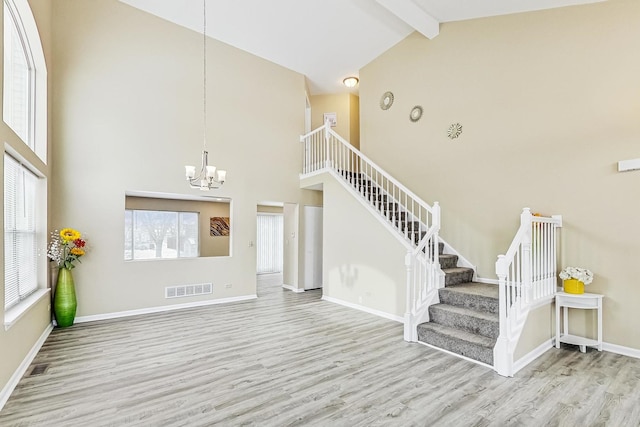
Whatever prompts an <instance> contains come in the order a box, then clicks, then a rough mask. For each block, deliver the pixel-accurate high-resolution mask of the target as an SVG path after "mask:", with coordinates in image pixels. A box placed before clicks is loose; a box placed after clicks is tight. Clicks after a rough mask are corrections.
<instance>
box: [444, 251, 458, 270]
mask: <svg viewBox="0 0 640 427" xmlns="http://www.w3.org/2000/svg"><path fill="white" fill-rule="evenodd" d="M457 266H458V256H457V255H449V256H442V252H440V268H454V267H457Z"/></svg>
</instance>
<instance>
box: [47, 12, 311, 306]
mask: <svg viewBox="0 0 640 427" xmlns="http://www.w3.org/2000/svg"><path fill="white" fill-rule="evenodd" d="M53 13H54V55H55V58H56V61H55V63H54V65H55V68H54V76H55V78H54V87H55V95H56V96H55V98H54V101H55V104H54V115H53V119H54V122H55V124H56V126H55V129H54V135H53V137H54V142H57V144H56V146H55V149H54V152H53V161H54V163H55V165H56V167H55V172H54V185H53V193H54V200H55V203H54V206H53V215H52V227H58V226H60V225H61V224H69V225H72V226H74V227H76V228H77V229H79V230H81V231H82V232H84V233H85V234H86V236H87V238H88V240H89V243H90V245H91V251H90V252H89V253H88V254H87V255H86V256H85V258H84V259H83V263H82V266H80V268H77V269H76V270H74V273H75V281H76V287H77V293H78V315H79V316H88V315H99V314H103V313H112V312H119V311H126V310H135V309H141V308H147V307H156V306H163V305H168V304H175V303H176V300H166V299H165V298H164V288H165V287H166V286H174V285H180V284H191V283H203V282H211V283H213V294H212V295H210V296H199V297H188V298H183V299H181V300H180V301H179V302H180V303H182V302H184V303H189V302H197V301H206V300H209V299H220V298H231V297H240V296H246V295H253V294H255V293H256V275H255V265H256V254H255V245H252V244H251V243H252V242H255V237H256V206H257V204H258V201H260V200H274V201H282V202H292V203H307V202H314V201H315V200H316V199H317V196H316V195H315V194H314V192H311V191H305V190H300V188H299V182H298V173H299V170H300V158H301V152H300V149H301V146H300V145H299V144H297V143H296V142H297V141H298V140H299V135H300V134H302V133H303V128H304V106H305V92H304V91H305V82H304V77H303V76H302V75H300V74H297V73H295V72H292V71H290V70H287V69H284V68H282V67H279V66H276V65H274V64H273V63H270V62H268V61H265V60H262V59H259V58H257V57H255V56H252V55H250V54H247V53H245V52H242V51H240V50H238V49H235V48H232V47H230V46H228V45H225V44H222V43H219V42H216V41H213V40H211V41H210V43H208V56H209V58H208V59H209V61H208V63H209V75H208V94H207V95H208V101H209V102H208V120H207V134H208V145H207V148H208V150H209V158H210V163H211V164H214V165H216V166H217V167H219V168H223V169H226V170H227V171H228V174H227V182H226V183H225V185H224V187H222V188H221V189H219V190H215V191H213V192H212V193H208V194H209V195H213V196H218V197H226V198H230V199H232V200H233V205H232V207H231V208H232V209H231V227H232V229H231V233H232V246H231V256H230V257H213V258H198V259H188V260H166V261H147V262H124V260H123V259H122V258H123V257H122V248H123V221H124V200H125V198H124V195H125V193H126V192H128V191H129V192H132V191H140V192H159V193H171V194H191V195H194V194H198V195H202V192H200V191H198V190H191V189H189V188H188V186H187V184H186V182H185V180H184V165H185V164H193V162H197V161H198V160H199V159H200V151H201V149H202V126H203V124H202V76H201V73H202V38H201V35H199V34H197V33H195V32H192V31H189V30H187V29H184V28H182V27H179V26H176V25H173V24H171V23H169V22H166V21H164V20H162V19H159V18H157V17H154V16H152V15H149V14H146V13H144V12H142V11H140V10H137V9H135V8H132V7H129V6H127V5H125V4H123V3H121V2H119V1H117V0H95V1H91V2H87V1H84V0H58V1H56V2H55V3H53ZM274 99H277V100H278V103H277V104H278V108H273V100H274ZM283 117H285V118H287V119H286V120H283V119H282V118H283ZM248 153H250V155H247V154H248ZM79 177H81V179H79ZM79 201H82V209H78V202H79ZM123 295H126V297H124V298H123Z"/></svg>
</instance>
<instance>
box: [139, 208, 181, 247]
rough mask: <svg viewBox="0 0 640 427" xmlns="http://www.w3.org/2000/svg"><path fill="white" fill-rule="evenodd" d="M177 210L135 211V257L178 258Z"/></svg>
mask: <svg viewBox="0 0 640 427" xmlns="http://www.w3.org/2000/svg"><path fill="white" fill-rule="evenodd" d="M177 229H178V215H177V213H176V212H161V211H134V236H133V258H134V259H153V258H177V256H178V252H177V250H176V248H175V243H174V242H175V236H176V233H177Z"/></svg>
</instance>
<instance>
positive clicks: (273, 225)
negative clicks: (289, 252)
mask: <svg viewBox="0 0 640 427" xmlns="http://www.w3.org/2000/svg"><path fill="white" fill-rule="evenodd" d="M283 223H284V220H283V217H282V215H265V214H258V237H257V239H256V247H257V250H256V252H257V259H258V265H257V269H256V270H257V272H258V274H265V273H280V272H282V264H283V252H282V251H283V238H284V228H283Z"/></svg>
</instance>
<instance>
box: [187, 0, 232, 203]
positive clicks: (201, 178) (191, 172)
mask: <svg viewBox="0 0 640 427" xmlns="http://www.w3.org/2000/svg"><path fill="white" fill-rule="evenodd" d="M202 23H203V25H202V26H203V31H202V34H203V36H204V39H203V43H202V46H203V60H202V64H203V70H202V76H203V78H202V86H203V97H202V107H203V108H202V111H203V118H204V120H203V128H204V129H203V138H202V161H201V165H200V170H199V171H198V174H197V175H196V167H195V166H190V165H188V166H185V171H186V175H187V181H189V185H190V186H191V188H199V189H200V190H203V191H207V190H211V189H212V188H220V187H221V186H222V184H224V181H225V179H226V177H227V171H224V170H219V169H216V167H215V166H209V153H208V152H207V2H206V0H202Z"/></svg>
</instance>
